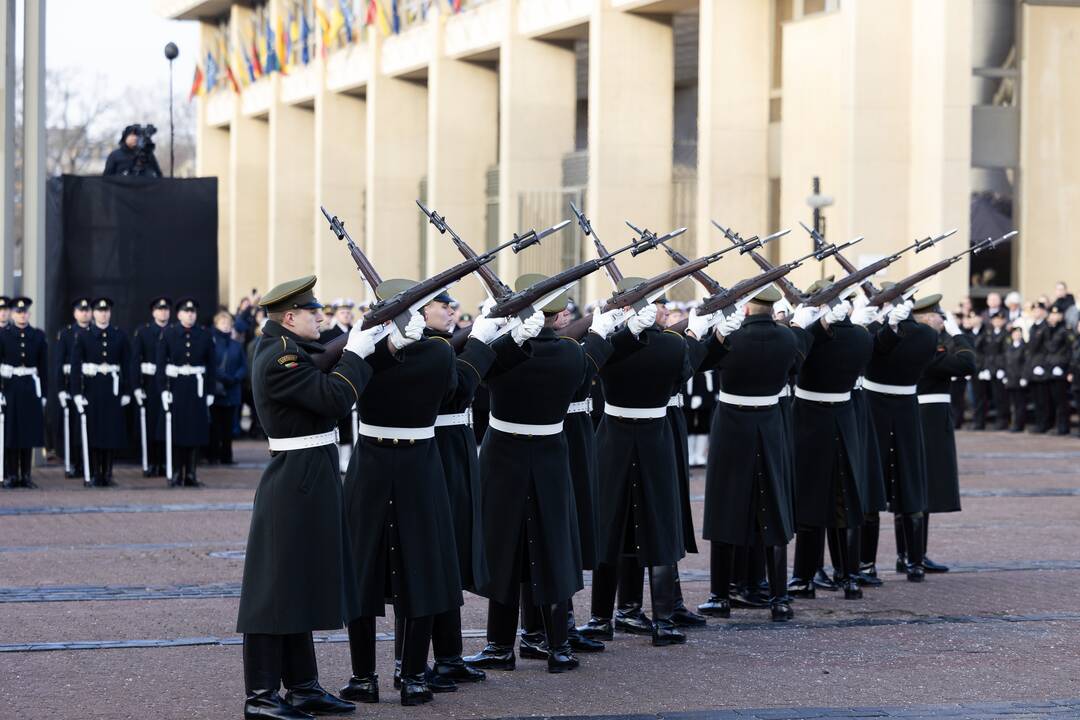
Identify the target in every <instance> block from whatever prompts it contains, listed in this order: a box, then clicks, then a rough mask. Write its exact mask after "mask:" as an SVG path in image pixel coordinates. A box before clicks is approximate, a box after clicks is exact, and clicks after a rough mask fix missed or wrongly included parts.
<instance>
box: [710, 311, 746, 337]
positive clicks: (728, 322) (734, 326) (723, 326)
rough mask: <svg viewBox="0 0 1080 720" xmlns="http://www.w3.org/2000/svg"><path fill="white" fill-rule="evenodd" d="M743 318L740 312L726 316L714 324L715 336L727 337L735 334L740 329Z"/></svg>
mask: <svg viewBox="0 0 1080 720" xmlns="http://www.w3.org/2000/svg"><path fill="white" fill-rule="evenodd" d="M743 317H744V315H743V314H742V313H741V312H736V313H734V314H732V315H728V316H727V317H726V318H724V319H723V320H721V321H720V322H718V323H716V334H717V335H719V336H720V337H727V336H728V335H730V334H731V333H733V332H735V331H736V330H738V329H739V328H740V327H742V321H743Z"/></svg>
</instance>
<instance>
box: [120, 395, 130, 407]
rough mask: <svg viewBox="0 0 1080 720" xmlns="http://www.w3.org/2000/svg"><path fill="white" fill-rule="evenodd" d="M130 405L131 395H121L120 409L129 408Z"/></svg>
mask: <svg viewBox="0 0 1080 720" xmlns="http://www.w3.org/2000/svg"><path fill="white" fill-rule="evenodd" d="M130 404H131V396H130V395H121V396H120V407H127V406H128V405H130Z"/></svg>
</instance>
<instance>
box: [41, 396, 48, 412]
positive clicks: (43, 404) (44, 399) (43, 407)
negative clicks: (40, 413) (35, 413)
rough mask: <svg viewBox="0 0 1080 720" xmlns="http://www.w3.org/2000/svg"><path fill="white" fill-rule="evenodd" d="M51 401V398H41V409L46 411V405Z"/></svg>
mask: <svg viewBox="0 0 1080 720" xmlns="http://www.w3.org/2000/svg"><path fill="white" fill-rule="evenodd" d="M48 401H49V398H41V409H42V410H44V409H45V403H47V402H48Z"/></svg>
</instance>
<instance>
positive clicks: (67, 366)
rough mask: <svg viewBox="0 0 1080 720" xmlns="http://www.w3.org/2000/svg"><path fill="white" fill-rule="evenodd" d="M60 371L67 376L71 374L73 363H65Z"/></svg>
mask: <svg viewBox="0 0 1080 720" xmlns="http://www.w3.org/2000/svg"><path fill="white" fill-rule="evenodd" d="M60 369H61V370H63V371H64V374H65V375H70V374H71V363H64V364H63V365H61V366H60Z"/></svg>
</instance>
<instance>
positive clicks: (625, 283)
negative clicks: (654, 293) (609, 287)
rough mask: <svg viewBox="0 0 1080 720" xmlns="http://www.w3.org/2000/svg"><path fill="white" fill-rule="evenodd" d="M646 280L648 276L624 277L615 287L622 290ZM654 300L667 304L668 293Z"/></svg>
mask: <svg viewBox="0 0 1080 720" xmlns="http://www.w3.org/2000/svg"><path fill="white" fill-rule="evenodd" d="M645 280H646V278H640V277H624V278H623V279H622V280H620V281H619V282H617V283H615V287H616V288H617V289H618V290H620V291H621V290H629V289H630V288H632V287H637V286H638V285H640V284H641V283H643V282H645ZM653 302H654V303H659V304H660V305H667V303H668V299H667V296H666V295H661V296H660V297H658V298H656V299H655V300H653Z"/></svg>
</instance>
